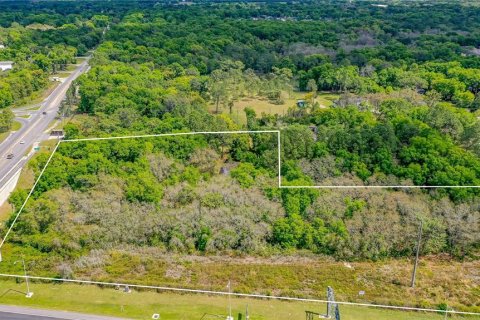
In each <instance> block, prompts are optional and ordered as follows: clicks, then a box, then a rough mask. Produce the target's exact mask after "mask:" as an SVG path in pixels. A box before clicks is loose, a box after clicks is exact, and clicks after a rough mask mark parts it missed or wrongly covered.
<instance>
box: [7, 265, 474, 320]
mask: <svg viewBox="0 0 480 320" xmlns="http://www.w3.org/2000/svg"><path fill="white" fill-rule="evenodd" d="M0 277H7V278H20V279H29V280H42V281H51V282H66V283H78V284H90V285H103V286H119V287H126V286H128V287H130V288H137V289H150V290H161V291H173V292H183V293H198V294H208V295H222V296H234V297H241V298H254V299H268V300H281V301H297V302H313V303H330V302H331V301H328V300H322V299H309V298H294V297H282V296H268V295H264V294H251V293H234V292H226V291H213V290H200V289H187V288H175V287H160V286H149V285H139V284H128V283H116V282H102V281H90V280H72V279H59V278H49V277H35V276H21V275H11V274H2V273H0ZM335 303H336V304H339V305H346V306H357V307H372V308H379V309H390V310H401V311H416V312H434V313H444V314H459V315H470V316H480V313H478V312H465V311H455V310H440V309H428V308H415V307H401V306H389V305H383V304H371V303H357V302H347V301H335Z"/></svg>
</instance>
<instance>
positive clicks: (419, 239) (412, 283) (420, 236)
mask: <svg viewBox="0 0 480 320" xmlns="http://www.w3.org/2000/svg"><path fill="white" fill-rule="evenodd" d="M422 229H423V221H420V227H419V229H418V240H417V253H416V255H415V265H414V266H413V273H412V282H411V284H410V287H412V288H415V278H416V276H417V266H418V256H419V255H420V246H421V242H422Z"/></svg>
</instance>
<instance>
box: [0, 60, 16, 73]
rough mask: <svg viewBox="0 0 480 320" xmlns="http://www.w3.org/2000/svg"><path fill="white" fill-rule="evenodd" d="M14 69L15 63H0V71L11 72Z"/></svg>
mask: <svg viewBox="0 0 480 320" xmlns="http://www.w3.org/2000/svg"><path fill="white" fill-rule="evenodd" d="M12 68H13V61H0V70H2V71H5V70H10V69H12Z"/></svg>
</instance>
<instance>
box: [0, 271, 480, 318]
mask: <svg viewBox="0 0 480 320" xmlns="http://www.w3.org/2000/svg"><path fill="white" fill-rule="evenodd" d="M9 290H10V291H9ZM12 290H18V291H25V283H24V282H22V281H19V283H16V282H15V281H10V280H1V281H0V304H11V305H19V306H28V307H35V308H44V309H55V310H66V311H74V312H82V313H91V314H99V315H100V314H101V315H110V316H117V317H124V318H133V319H151V317H152V314H153V313H159V314H160V315H161V319H163V320H165V319H200V318H201V317H202V316H203V315H204V314H212V315H222V317H223V318H225V317H226V315H227V312H228V311H227V310H228V298H227V297H225V296H223V297H222V296H207V295H195V294H175V293H165V292H163V293H156V292H152V291H140V292H137V291H133V292H132V293H130V294H127V293H124V292H123V291H122V290H115V289H113V288H100V287H98V286H94V285H76V284H51V283H32V284H31V291H33V292H34V296H33V297H32V298H31V299H26V298H24V297H22V295H21V294H19V293H17V292H14V291H12ZM231 303H232V314H233V315H235V319H237V315H238V313H243V319H244V318H245V314H244V313H245V309H246V306H247V305H248V312H249V315H250V319H251V320H257V319H258V320H260V319H276V320H287V319H288V320H290V319H304V317H305V311H306V310H309V311H314V312H319V313H324V312H325V309H326V307H325V305H324V304H315V303H309V302H285V301H276V300H260V299H247V298H232V299H231ZM340 312H341V316H342V320H350V319H351V320H353V319H355V320H367V319H368V320H370V319H379V320H381V319H389V320H390V319H391V320H409V319H415V320H434V319H438V320H440V319H444V316H443V315H440V314H437V313H418V312H403V311H394V310H382V309H376V308H367V307H356V306H340ZM213 318H214V317H209V318H208V319H213ZM448 318H449V319H452V318H458V319H460V318H461V319H468V320H470V319H479V318H478V317H474V316H464V317H459V316H454V317H450V316H449V317H448Z"/></svg>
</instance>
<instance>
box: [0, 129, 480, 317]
mask: <svg viewBox="0 0 480 320" xmlns="http://www.w3.org/2000/svg"><path fill="white" fill-rule="evenodd" d="M255 133H276V134H277V149H278V153H277V156H278V159H277V160H278V162H277V164H278V187H279V188H283V189H300V188H318V189H320V188H324V189H347V188H480V186H358V185H355V186H283V185H282V176H281V132H280V130H259V131H213V132H212V131H203V132H179V133H165V134H151V135H132V136H117V137H104V138H83V139H67V140H59V141H58V142H57V144H56V145H55V147H54V149H53V151H52V153H51V154H50V156H49V158H48V160H47V162H46V163H45V166H44V167H43V169H42V170H41V172H40V174H39V176H38V178H37V179H36V181H35V183H34V185H33V187H32V189H31V190H30V192H29V193H28V195H27V197H26V199H25V201H24V203H23V204H22V206H21V207H20V209H19V211H18V213H17V215H16V216H15V218H14V220H13V222H12V224H11V225H10V227H9V229H8V231H7V233H6V234H5V236H4V238H3V239H2V242H1V243H0V249H1V248H2V247H3V245H4V244H5V241H6V239H7V237H8V236H9V234H10V233H11V231H12V229H13V226H14V225H15V223H16V222H17V220H18V218H19V216H20V214H21V213H22V211H23V209H24V208H25V206H26V204H27V202H28V200H29V199H30V197H31V196H32V194H33V191H34V190H35V188H36V186H37V184H38V182H39V181H40V179H41V177H42V176H43V174H44V172H45V170H46V168H47V166H48V165H49V164H50V162H51V160H52V158H53V156H54V154H55V152H56V151H57V150H58V147H59V145H60V144H61V143H68V142H82V141H99V140H119V139H137V138H153V137H171V136H193V135H204V134H255ZM0 262H1V252H0ZM0 277H7V278H23V279H32V280H44V281H52V282H68V283H78V284H93V285H106V286H129V287H131V288H138V289H155V290H163V291H176V292H186V293H201V294H211V295H230V296H237V297H247V298H260V299H274V300H283V301H302V302H316V303H328V302H329V301H327V300H321V299H307V298H293V297H282V296H268V295H261V294H246V293H231V292H223V291H209V290H199V289H185V288H172V287H160V286H148V285H136V284H125V283H113V282H100V281H89V280H72V279H59V278H48V277H36V276H27V275H24V276H22V275H13V274H0ZM336 303H337V304H340V305H351V306H363V307H373V308H382V309H393V310H404V311H421V312H422V311H423V312H435V313H444V314H460V315H475V316H480V313H476V312H462V311H454V310H437V309H428V308H415V307H401V306H389V305H378V304H369V303H355V302H339V301H336Z"/></svg>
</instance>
